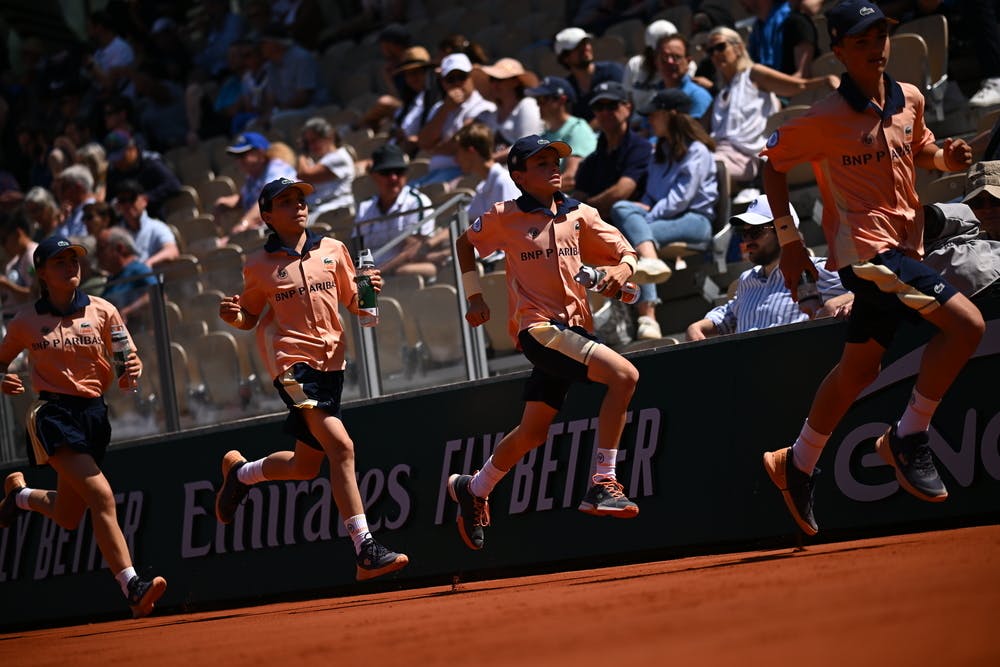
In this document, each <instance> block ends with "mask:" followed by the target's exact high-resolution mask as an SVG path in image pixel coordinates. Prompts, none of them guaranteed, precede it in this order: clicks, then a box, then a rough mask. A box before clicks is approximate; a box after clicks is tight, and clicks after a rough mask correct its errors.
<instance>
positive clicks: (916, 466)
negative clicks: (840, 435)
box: [875, 426, 948, 503]
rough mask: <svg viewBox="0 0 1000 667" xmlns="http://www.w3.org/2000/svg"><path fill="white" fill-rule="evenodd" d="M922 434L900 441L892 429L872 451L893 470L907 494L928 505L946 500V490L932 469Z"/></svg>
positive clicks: (925, 436) (876, 443)
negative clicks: (924, 501)
mask: <svg viewBox="0 0 1000 667" xmlns="http://www.w3.org/2000/svg"><path fill="white" fill-rule="evenodd" d="M928 439H929V436H928V435H927V433H926V432H923V433H914V434H912V435H908V436H905V437H902V438H900V437H899V436H898V435H896V427H895V426H892V427H890V428H889V430H888V431H886V432H885V433H884V434H883V435H882V437H880V438H879V439H878V440H876V441H875V451H877V452H878V454H879V456H881V457H882V460H884V461H885V462H886V463H888V464H889V465H891V466H892V467H893V468H894V469H895V470H896V480H897V481H898V482H899V485H900V486H901V487H903V488H904V489H906V491H907V492H909V493H910V494H911V495H914V496H916V497H917V498H920V499H921V500H926V501H927V502H929V503H939V502H941V501H943V500H946V499H947V498H948V489H946V488H945V486H944V482H942V481H941V477H940V476H939V475H938V471H937V468H935V467H934V459H933V458H932V457H931V448H930V446H929V445H928V444H927V441H928Z"/></svg>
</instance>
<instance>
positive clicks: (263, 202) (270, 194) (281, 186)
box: [257, 177, 315, 211]
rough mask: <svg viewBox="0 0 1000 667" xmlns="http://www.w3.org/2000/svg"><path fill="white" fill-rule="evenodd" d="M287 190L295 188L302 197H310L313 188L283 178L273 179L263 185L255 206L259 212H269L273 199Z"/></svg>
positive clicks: (300, 182)
mask: <svg viewBox="0 0 1000 667" xmlns="http://www.w3.org/2000/svg"><path fill="white" fill-rule="evenodd" d="M288 188H295V189H296V190H298V191H299V192H301V193H302V195H303V196H306V195H311V194H312V193H313V191H314V190H315V188H314V187H313V186H311V185H309V184H308V183H305V182H304V181H293V180H292V179H290V178H284V177H282V178H278V179H275V180H273V181H271V182H270V183H268V184H267V185H265V186H264V187H263V189H261V191H260V196H259V197H257V204H258V205H259V206H260V210H262V211H270V210H271V204H272V202H274V198H275V197H277V196H278V195H280V194H281V193H282V192H284V191H285V190H287V189H288Z"/></svg>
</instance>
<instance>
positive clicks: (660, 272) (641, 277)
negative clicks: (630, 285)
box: [632, 257, 671, 285]
mask: <svg viewBox="0 0 1000 667" xmlns="http://www.w3.org/2000/svg"><path fill="white" fill-rule="evenodd" d="M670 274H671V271H670V267H669V266H667V263H666V262H664V261H663V260H662V259H658V258H656V257H640V258H639V261H638V263H637V265H636V269H635V273H634V274H633V275H632V279H633V280H634V281H635V282H637V283H639V284H640V285H659V284H660V283H662V282H666V281H667V280H669V279H670Z"/></svg>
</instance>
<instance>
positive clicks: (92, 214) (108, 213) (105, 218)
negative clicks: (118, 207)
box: [83, 201, 121, 239]
mask: <svg viewBox="0 0 1000 667" xmlns="http://www.w3.org/2000/svg"><path fill="white" fill-rule="evenodd" d="M120 223H121V218H119V217H118V213H117V212H116V211H115V208H114V206H112V205H111V204H110V203H109V202H106V201H95V202H94V203H93V204H87V205H86V206H84V207H83V224H84V225H86V227H87V236H92V237H94V238H95V239H96V238H97V234H98V233H99V232H100V231H101V230H102V229H107V228H108V227H112V226H119V225H120Z"/></svg>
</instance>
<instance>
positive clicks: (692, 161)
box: [646, 144, 712, 221]
mask: <svg viewBox="0 0 1000 667" xmlns="http://www.w3.org/2000/svg"><path fill="white" fill-rule="evenodd" d="M711 159H712V156H711V155H710V154H709V153H708V151H707V150H699V149H698V145H694V144H692V148H691V150H689V151H688V153H687V155H685V156H684V160H683V161H682V162H681V163H680V165H678V168H677V169H676V170H675V171H674V172H673V173H674V179H673V183H671V184H670V186H669V187H670V189H669V190H668V192H667V196H666V197H664V198H662V199H660V200H659V201H658V202H656V204H655V205H654V206H653V208H652V209H651V210H650V211H649V213H648V214H647V215H646V219H647V220H649V221H653V220H665V219H668V218H675V217H677V216H678V215H680V214H681V213H684V212H685V211H686V210H688V209H689V208H690V207H691V202H692V201H694V198H695V195H697V194H698V190H699V189H700V188H701V186H702V183H704V181H705V178H706V177H707V176H708V173H709V160H711Z"/></svg>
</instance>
